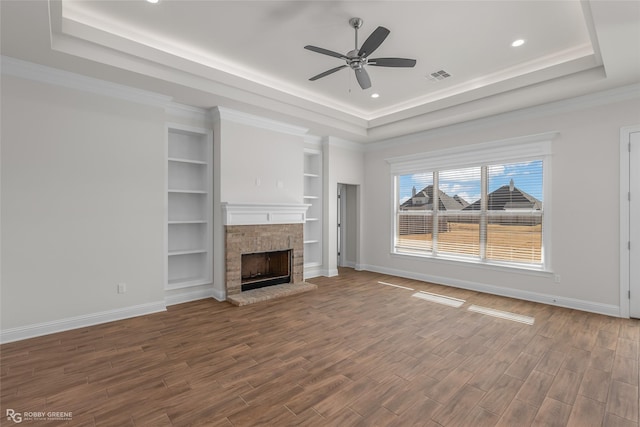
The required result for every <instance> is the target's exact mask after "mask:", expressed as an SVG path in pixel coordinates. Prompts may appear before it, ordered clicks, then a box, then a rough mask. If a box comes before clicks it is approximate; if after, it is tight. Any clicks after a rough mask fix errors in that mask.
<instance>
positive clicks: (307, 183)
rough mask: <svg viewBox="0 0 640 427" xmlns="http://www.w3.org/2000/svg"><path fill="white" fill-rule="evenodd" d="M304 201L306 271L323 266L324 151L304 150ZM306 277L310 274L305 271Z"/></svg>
mask: <svg viewBox="0 0 640 427" xmlns="http://www.w3.org/2000/svg"><path fill="white" fill-rule="evenodd" d="M303 172H304V193H303V194H304V196H303V197H304V200H305V202H306V203H309V209H308V210H307V218H306V221H305V224H304V240H303V241H304V266H305V269H308V268H317V267H319V266H321V265H322V151H320V150H317V149H311V148H305V150H304V170H303ZM305 276H309V274H308V273H307V272H306V271H305Z"/></svg>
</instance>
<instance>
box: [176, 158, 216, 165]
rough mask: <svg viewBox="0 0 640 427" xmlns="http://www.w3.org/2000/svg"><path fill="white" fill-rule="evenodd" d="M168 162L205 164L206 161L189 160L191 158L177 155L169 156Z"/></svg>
mask: <svg viewBox="0 0 640 427" xmlns="http://www.w3.org/2000/svg"><path fill="white" fill-rule="evenodd" d="M168 160H169V161H170V162H180V163H191V164H194V165H206V164H207V162H205V161H204V160H191V159H180V158H177V157H169V159H168Z"/></svg>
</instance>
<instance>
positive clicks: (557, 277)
mask: <svg viewBox="0 0 640 427" xmlns="http://www.w3.org/2000/svg"><path fill="white" fill-rule="evenodd" d="M553 281H554V282H556V283H560V275H559V274H555V275H554V276H553Z"/></svg>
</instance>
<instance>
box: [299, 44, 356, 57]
mask: <svg viewBox="0 0 640 427" xmlns="http://www.w3.org/2000/svg"><path fill="white" fill-rule="evenodd" d="M304 48H305V49H307V50H310V51H312V52H317V53H321V54H323V55H329V56H333V57H334V58H340V59H349V58H347V57H346V56H344V55H343V54H341V53H338V52H334V51H332V50H329V49H323V48H321V47H316V46H311V45H307V46H305V47H304Z"/></svg>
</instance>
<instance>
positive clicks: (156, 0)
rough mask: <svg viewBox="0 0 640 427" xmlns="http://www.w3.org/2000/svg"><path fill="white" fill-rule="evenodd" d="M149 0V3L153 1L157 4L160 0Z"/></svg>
mask: <svg viewBox="0 0 640 427" xmlns="http://www.w3.org/2000/svg"><path fill="white" fill-rule="evenodd" d="M147 1H148V2H149V3H152V4H156V3H158V1H160V0H147Z"/></svg>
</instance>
